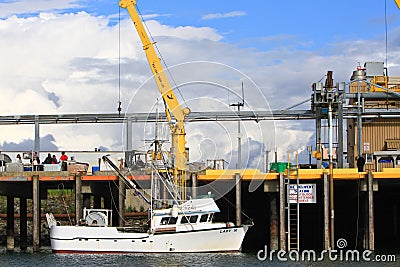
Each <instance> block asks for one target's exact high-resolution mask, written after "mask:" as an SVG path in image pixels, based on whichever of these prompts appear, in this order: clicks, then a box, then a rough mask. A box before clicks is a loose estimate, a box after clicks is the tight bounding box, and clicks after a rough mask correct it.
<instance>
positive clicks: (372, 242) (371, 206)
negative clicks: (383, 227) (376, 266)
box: [368, 171, 375, 251]
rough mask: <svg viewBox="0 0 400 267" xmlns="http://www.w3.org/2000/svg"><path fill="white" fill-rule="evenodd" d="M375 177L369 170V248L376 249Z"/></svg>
mask: <svg viewBox="0 0 400 267" xmlns="http://www.w3.org/2000/svg"><path fill="white" fill-rule="evenodd" d="M373 182H374V177H373V176H372V172H371V171H370V172H368V249H369V250H372V251H374V250H375V218H374V186H373Z"/></svg>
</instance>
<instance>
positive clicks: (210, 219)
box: [208, 213, 214, 222]
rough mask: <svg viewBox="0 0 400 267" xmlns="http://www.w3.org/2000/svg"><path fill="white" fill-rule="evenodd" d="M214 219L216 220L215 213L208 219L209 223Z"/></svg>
mask: <svg viewBox="0 0 400 267" xmlns="http://www.w3.org/2000/svg"><path fill="white" fill-rule="evenodd" d="M213 219H214V213H211V214H210V216H209V217H208V221H209V222H212V220H213Z"/></svg>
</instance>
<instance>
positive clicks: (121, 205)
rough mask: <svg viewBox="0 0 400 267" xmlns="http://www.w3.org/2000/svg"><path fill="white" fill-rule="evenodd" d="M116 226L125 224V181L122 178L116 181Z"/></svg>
mask: <svg viewBox="0 0 400 267" xmlns="http://www.w3.org/2000/svg"><path fill="white" fill-rule="evenodd" d="M118 183H119V186H118V215H119V216H118V225H119V226H124V222H125V181H124V179H123V178H121V177H119V179H118Z"/></svg>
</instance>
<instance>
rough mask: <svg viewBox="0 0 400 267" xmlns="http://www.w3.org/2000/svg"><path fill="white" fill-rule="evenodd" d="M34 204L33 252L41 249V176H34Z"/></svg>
mask: <svg viewBox="0 0 400 267" xmlns="http://www.w3.org/2000/svg"><path fill="white" fill-rule="evenodd" d="M32 190H33V192H32V204H33V233H32V236H33V251H34V252H37V251H39V249H40V191H39V175H32Z"/></svg>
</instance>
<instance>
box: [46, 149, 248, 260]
mask: <svg viewBox="0 0 400 267" xmlns="http://www.w3.org/2000/svg"><path fill="white" fill-rule="evenodd" d="M103 160H104V161H105V162H108V163H109V164H110V166H111V167H112V168H113V169H114V170H115V172H116V173H117V174H118V176H119V177H121V178H122V179H124V181H125V182H126V185H127V186H129V187H130V188H131V189H133V192H134V194H135V195H136V196H139V197H142V198H143V199H144V200H145V201H146V202H147V203H149V210H148V224H147V229H142V230H138V229H137V228H133V227H128V226H126V227H116V226H112V210H108V209H86V208H84V210H83V218H82V219H81V220H80V221H79V222H78V224H77V225H61V224H60V223H59V222H57V221H56V220H55V218H54V216H53V214H51V213H48V214H46V217H47V223H48V226H49V228H50V242H51V249H52V251H53V252H54V253H151V252H154V253H166V252H226V251H240V250H241V245H242V242H243V239H244V237H245V235H246V232H247V230H248V229H249V227H251V226H252V223H251V222H250V223H247V224H243V225H234V223H232V222H214V215H215V214H216V213H218V212H220V209H219V208H218V206H217V204H216V202H215V200H214V199H213V198H212V196H211V193H209V194H207V195H205V196H202V197H199V198H195V199H188V200H182V199H180V197H179V196H180V193H179V191H178V190H177V188H176V186H175V184H174V183H173V182H171V180H170V179H171V178H173V177H170V178H168V175H167V176H165V172H161V173H160V172H159V170H157V171H156V172H154V175H152V176H151V185H152V190H151V192H152V193H151V194H150V196H149V195H146V193H145V191H144V190H143V189H142V188H140V187H139V184H138V183H136V182H135V181H132V180H131V179H129V178H128V177H126V176H124V175H123V174H122V173H121V172H120V171H119V170H118V167H117V166H115V165H114V164H113V163H112V161H111V160H110V159H108V158H107V156H103ZM159 182H163V183H164V186H165V188H166V189H167V191H168V192H170V195H171V196H172V198H169V199H157V198H155V197H154V195H157V193H156V191H155V190H153V189H155V188H158V187H159V186H154V187H153V185H157V184H159ZM160 206H169V207H165V208H164V207H162V208H157V207H160Z"/></svg>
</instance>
